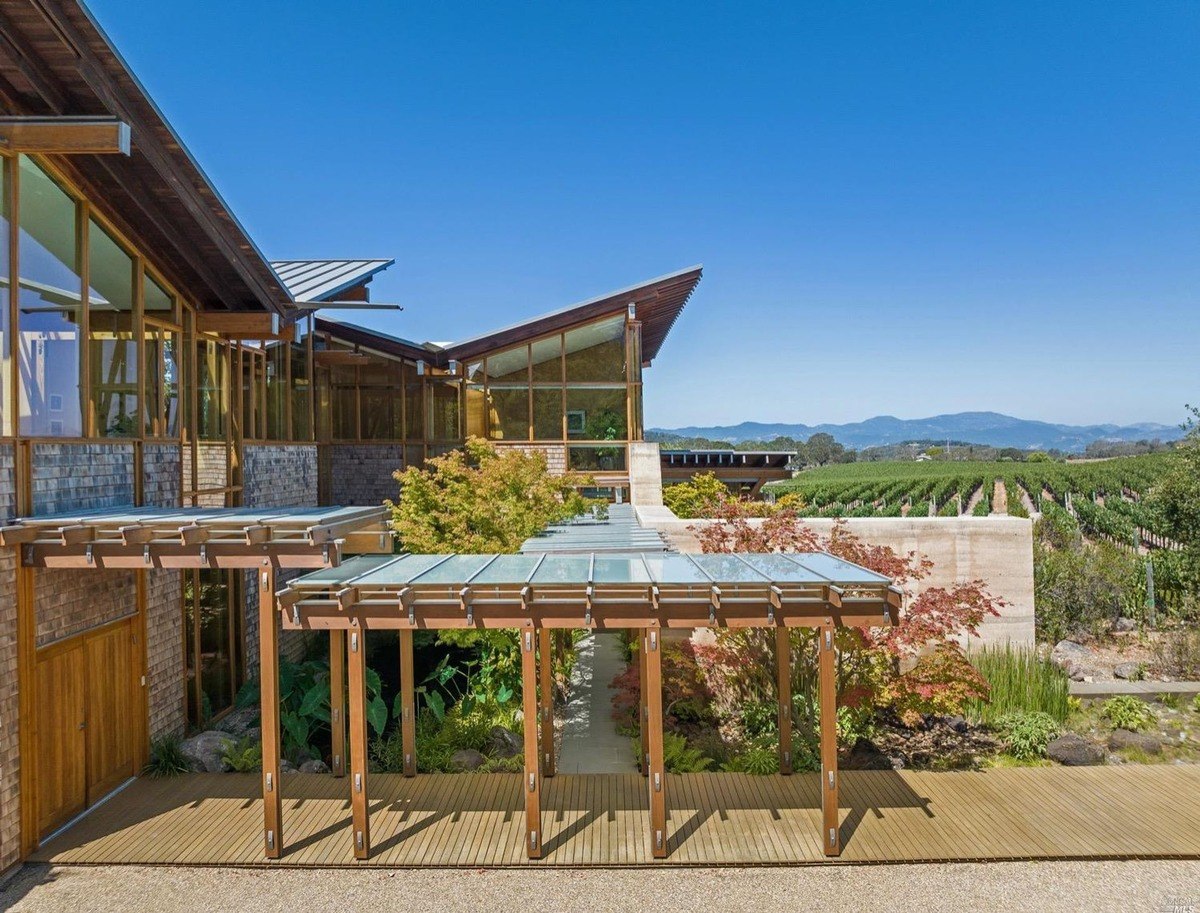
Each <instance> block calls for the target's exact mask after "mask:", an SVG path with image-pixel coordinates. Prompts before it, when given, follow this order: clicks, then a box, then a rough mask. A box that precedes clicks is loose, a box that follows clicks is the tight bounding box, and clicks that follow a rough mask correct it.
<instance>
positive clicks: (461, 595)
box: [458, 586, 475, 628]
mask: <svg viewBox="0 0 1200 913" xmlns="http://www.w3.org/2000/svg"><path fill="white" fill-rule="evenodd" d="M458 601H459V602H460V603H461V604H462V607H463V608H464V609H466V610H467V627H468V628H473V627H475V607H474V606H472V605H471V588H470V587H469V586H465V587H463V588H462V589H461V590H459V591H458Z"/></svg>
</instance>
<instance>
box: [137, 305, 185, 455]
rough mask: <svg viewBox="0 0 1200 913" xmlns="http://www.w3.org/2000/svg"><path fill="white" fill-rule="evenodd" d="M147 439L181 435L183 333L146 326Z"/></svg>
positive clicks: (165, 328)
mask: <svg viewBox="0 0 1200 913" xmlns="http://www.w3.org/2000/svg"><path fill="white" fill-rule="evenodd" d="M145 338H146V342H145V360H146V428H145V433H146V435H147V437H178V435H179V333H178V332H176V331H175V330H173V329H171V328H168V327H162V326H157V325H154V324H147V325H146V337H145Z"/></svg>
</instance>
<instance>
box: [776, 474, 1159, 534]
mask: <svg viewBox="0 0 1200 913" xmlns="http://www.w3.org/2000/svg"><path fill="white" fill-rule="evenodd" d="M1171 459H1172V455H1171V454H1169V453H1156V454H1148V455H1145V456H1136V457H1122V458H1118V459H1113V460H1100V461H1095V462H1080V463H1055V462H1041V463H1037V462H1031V463H1012V462H998V463H982V462H937V461H929V462H920V463H918V462H889V463H847V464H843V465H838V466H827V467H822V468H820V469H811V470H808V471H806V472H803V473H801V474H800V475H798V476H797V477H796V478H794V479H791V480H789V481H787V482H780V483H778V484H775V485H772V486H770V488H771V491H772V492H774V494H775V495H776V497H778V496H781V495H783V494H785V493H794V494H796V495H798V496H799V497H800V498H801V499H802V501H803V503H804V506H803V507H802V508H801V510H800V513H801V514H802V515H803V516H809V517H904V516H912V517H926V516H943V517H953V516H959V515H961V514H971V515H974V516H987V515H989V514H991V513H1007V514H1011V515H1017V516H1028V515H1029V513H1030V512H1031V511H1042V510H1043V509H1045V508H1046V507H1047V506H1048V505H1051V504H1053V505H1056V506H1058V507H1060V508H1063V509H1064V510H1067V511H1069V512H1070V513H1071V514H1072V515H1073V516H1074V517H1075V519H1076V520H1077V521H1078V523H1079V525H1080V527H1081V528H1082V529H1083V530H1084V531H1085V532H1087V533H1088V534H1090V535H1093V536H1096V537H1099V538H1104V539H1109V540H1111V541H1114V542H1118V543H1120V544H1132V543H1133V542H1135V541H1136V542H1138V543H1140V544H1142V545H1145V546H1149V547H1154V548H1172V547H1174V543H1172V542H1171V541H1170V539H1169V538H1168V537H1167V535H1166V533H1165V530H1164V529H1163V525H1162V522H1161V520H1160V519H1159V518H1158V517H1157V516H1156V514H1155V512H1154V511H1153V510H1152V509H1151V508H1150V507H1149V506H1148V505H1147V504H1146V503H1145V501H1144V500H1143V496H1144V495H1145V494H1146V493H1147V492H1148V491H1149V490H1150V488H1152V487H1153V485H1154V483H1155V481H1156V480H1157V479H1158V478H1159V476H1160V475H1161V474H1162V473H1163V471H1164V469H1165V468H1166V467H1167V466H1168V465H1169V461H1170V460H1171Z"/></svg>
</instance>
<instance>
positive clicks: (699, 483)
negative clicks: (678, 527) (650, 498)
mask: <svg viewBox="0 0 1200 913" xmlns="http://www.w3.org/2000/svg"><path fill="white" fill-rule="evenodd" d="M729 496H730V493H729V488H728V487H726V485H725V483H724V482H722V481H721V480H720V479H718V478H717V477H716V475H714V474H713V473H711V472H702V473H698V474H696V475H694V476H692V478H691V480H690V481H688V482H677V483H675V484H674V485H666V486H664V487H663V504H665V505H666V506H667V507H669V508H671V510H672V511H673V512H674V513H675V516H677V517H680V518H683V519H691V518H693V517H708V516H711V515H712V511H713V509H714V508H716V507H717V505H719V504H720V503H721V501H723V500H724V499H725V498H728V497H729Z"/></svg>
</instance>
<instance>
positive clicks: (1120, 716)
mask: <svg viewBox="0 0 1200 913" xmlns="http://www.w3.org/2000/svg"><path fill="white" fill-rule="evenodd" d="M1100 715H1101V716H1102V717H1104V719H1105V720H1106V721H1107V722H1108V724H1109V725H1110V726H1112V728H1113V729H1128V730H1130V731H1131V732H1141V731H1142V730H1143V729H1149V728H1150V727H1151V726H1152V725H1153V724H1154V721H1155V719H1156V718H1155V716H1154V711H1153V710H1151V709H1150V706H1149V705H1148V704H1147V703H1146V702H1145V701H1141V700H1138V699H1137V698H1136V697H1131V696H1130V695H1128V694H1122V695H1120V696H1119V697H1110V698H1109V699H1108V700H1106V701H1105V702H1104V706H1103V707H1101V708H1100Z"/></svg>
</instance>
